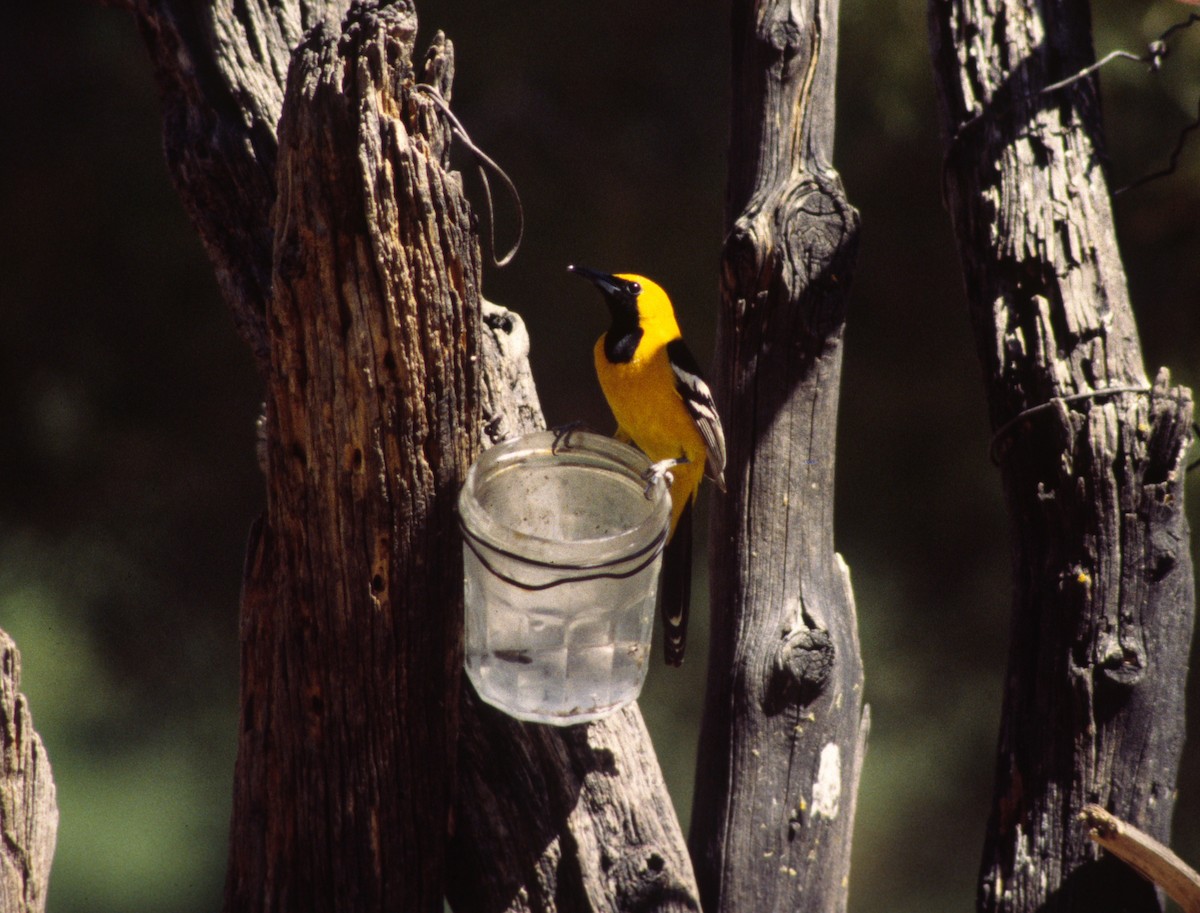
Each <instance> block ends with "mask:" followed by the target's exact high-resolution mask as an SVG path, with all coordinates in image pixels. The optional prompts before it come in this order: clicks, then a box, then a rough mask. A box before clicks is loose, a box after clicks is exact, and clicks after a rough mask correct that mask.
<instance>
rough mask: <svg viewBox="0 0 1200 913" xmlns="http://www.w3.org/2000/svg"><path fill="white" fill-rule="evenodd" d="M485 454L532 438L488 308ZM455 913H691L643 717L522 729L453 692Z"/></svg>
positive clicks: (503, 337) (517, 368) (690, 878)
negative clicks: (459, 708)
mask: <svg viewBox="0 0 1200 913" xmlns="http://www.w3.org/2000/svg"><path fill="white" fill-rule="evenodd" d="M483 322H484V333H483V347H482V349H483V359H482V365H483V390H484V397H483V415H484V428H483V432H484V437H485V440H486V441H487V442H488V443H489V444H494V443H499V442H500V441H502V440H506V439H508V438H510V437H514V436H516V435H519V434H524V433H528V432H531V431H536V430H540V429H541V428H542V427H543V424H544V423H543V421H542V414H541V407H540V404H539V402H538V397H537V390H536V389H535V388H534V385H533V377H532V374H531V373H530V370H529V362H528V352H529V338H528V335H527V334H526V332H525V327H524V324H523V322H522V321H521V318H520V317H519V315H517V314H515V313H514V312H512V311H509V310H506V309H504V308H501V307H499V306H497V305H493V304H490V303H487V302H485V304H484V310H483ZM463 690H464V702H463V715H462V727H461V734H460V740H459V752H460V761H459V784H458V785H459V794H458V801H457V803H456V805H455V827H456V834H455V838H454V842H453V844H452V846H451V853H450V867H451V872H450V878H449V880H448V883H447V894H448V896H449V899H450V901H451V903H452V905H453V906H454V909H455V911H456V913H499V911H507V913H569V911H580V913H584V911H588V913H634V911H638V913H642V911H645V913H649V911H661V913H668V911H672V913H673V911H680V913H683V911H698V910H699V909H700V905H699V899H698V891H697V889H696V884H695V876H694V875H693V873H692V865H691V860H690V859H689V858H688V852H687V846H686V844H685V843H684V839H683V833H682V831H681V830H680V828H679V822H678V819H677V818H676V816H675V811H674V809H673V807H672V805H671V800H670V796H669V795H668V794H667V789H666V785H665V784H664V782H663V779H662V773H661V771H660V770H659V766H658V760H657V758H656V757H655V755H654V750H653V747H652V745H651V744H650V736H649V734H648V733H647V732H646V727H645V724H644V722H643V721H642V716H641V712H640V710H638V708H637V707H636V706H630V707H627V708H626V709H624V710H622V711H621V712H619V713H617V714H615V715H614V716H612V717H609V718H608V719H606V720H603V721H600V722H597V723H591V724H584V725H580V726H571V727H567V728H558V727H554V726H539V725H535V724H528V723H521V722H518V721H516V720H514V719H511V718H509V717H507V716H505V715H504V714H502V713H500V712H499V711H497V710H494V709H493V708H491V707H489V706H487V705H485V704H483V703H482V702H481V701H479V700H478V699H477V698H476V697H475V695H474V693H473V692H472V691H471V689H470V687H469V686H464V689H463Z"/></svg>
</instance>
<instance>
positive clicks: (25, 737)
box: [0, 631, 58, 913]
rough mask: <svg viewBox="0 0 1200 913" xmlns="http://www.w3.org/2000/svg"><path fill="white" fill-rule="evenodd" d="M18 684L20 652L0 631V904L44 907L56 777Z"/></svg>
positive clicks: (13, 908)
mask: <svg viewBox="0 0 1200 913" xmlns="http://www.w3.org/2000/svg"><path fill="white" fill-rule="evenodd" d="M20 688H21V654H20V653H18V652H17V645H16V644H15V643H13V641H12V638H11V637H9V636H8V634H6V633H5V632H4V631H0V757H2V758H3V765H2V767H0V837H2V838H3V843H2V844H0V910H3V911H5V913H41V911H43V910H45V909H46V888H47V886H48V884H49V881H50V862H51V860H53V858H54V843H55V839H56V837H57V835H58V803H57V802H56V801H55V797H54V779H53V778H52V777H51V776H50V761H49V760H48V759H47V758H46V749H45V748H44V747H43V746H42V740H41V738H40V737H39V736H38V734H37V733H36V732H35V731H34V729H33V719H32V718H31V716H30V714H29V705H28V703H27V702H26V700H25V695H23V694H22V693H21V691H20Z"/></svg>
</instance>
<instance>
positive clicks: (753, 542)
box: [690, 0, 867, 913]
mask: <svg viewBox="0 0 1200 913" xmlns="http://www.w3.org/2000/svg"><path fill="white" fill-rule="evenodd" d="M837 15H838V4H837V2H836V0H809V2H804V3H798V4H797V3H784V2H776V0H758V2H752V0H739V2H735V3H734V7H733V112H732V126H731V141H730V154H729V185H728V193H727V198H726V214H727V215H726V218H727V220H728V225H729V233H728V236H727V238H726V241H725V247H724V251H723V257H722V286H721V292H722V309H721V314H720V320H719V323H718V335H717V356H716V364H717V367H716V370H715V379H716V381H717V385H716V386H717V395H718V397H719V400H720V404H721V414H722V416H723V418H724V421H725V428H726V438H727V440H728V442H729V468H728V469H727V470H726V478H727V480H728V485H729V493H728V495H727V496H725V497H724V498H721V499H719V500H718V503H717V507H716V510H715V511H714V518H713V524H712V553H711V554H712V558H711V560H710V566H711V569H712V570H711V574H712V605H713V620H712V648H711V653H710V661H709V679H708V692H707V696H706V700H705V713H704V722H703V728H702V732H701V740H700V755H699V757H700V761H699V767H698V770H697V777H696V798H695V811H694V816H693V819H692V832H691V838H690V842H691V847H692V853H693V858H694V859H695V862H696V867H697V877H698V881H699V883H700V891H701V898H702V899H703V904H704V909H705V910H707V911H709V913H717V911H722V913H732V911H747V913H750V911H753V913H767V911H776V910H778V911H782V910H810V911H817V910H821V911H834V910H841V909H844V908H845V905H846V893H847V876H848V872H849V861H850V837H851V828H852V824H853V819H854V803H855V797H856V795H857V789H858V779H859V771H860V769H861V765H862V759H863V752H864V750H865V741H866V730H867V714H866V710H865V708H864V707H863V703H862V663H861V659H860V655H859V647H858V631H857V624H856V620H855V610H854V599H853V595H852V593H851V589H850V577H849V571H848V569H847V568H846V565H845V564H844V563H843V562H842V560H841V558H840V557H839V556H838V555H837V554H836V553H835V552H834V549H833V478H834V473H833V470H834V438H835V429H836V421H837V402H838V388H839V383H840V373H841V358H842V330H843V325H844V319H845V307H846V292H847V288H848V285H849V279H850V271H851V269H852V266H853V261H854V253H855V250H856V246H857V233H858V214H857V213H856V212H855V210H854V209H853V208H852V207H851V206H850V205H849V204H848V203H847V202H846V198H845V194H844V192H843V190H842V185H841V181H840V179H839V178H838V175H837V173H836V172H835V171H834V170H833V167H832V158H833V133H834V77H835V73H836V62H837Z"/></svg>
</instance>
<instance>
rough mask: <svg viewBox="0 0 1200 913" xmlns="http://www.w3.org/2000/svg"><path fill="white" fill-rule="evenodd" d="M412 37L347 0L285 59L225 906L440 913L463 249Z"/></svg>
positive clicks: (467, 363) (458, 209)
mask: <svg viewBox="0 0 1200 913" xmlns="http://www.w3.org/2000/svg"><path fill="white" fill-rule="evenodd" d="M415 34H416V16H415V13H414V12H413V10H412V7H411V4H406V3H396V4H381V5H380V6H378V7H377V8H376V7H374V6H371V5H357V6H355V7H354V9H352V10H351V12H350V13H349V14H348V15H347V17H346V19H345V20H344V21H343V23H342V24H341V26H340V27H335V26H332V25H323V26H318V27H317V28H316V29H314V30H313V31H312V32H310V33H309V35H308V36H307V37H306V38H305V40H304V41H303V42H302V43H301V44H300V46H299V47H298V48H297V50H296V53H295V56H294V58H293V62H292V66H291V69H290V71H289V77H288V84H287V91H286V93H285V96H284V98H285V101H284V107H283V114H282V121H281V124H280V129H279V158H278V165H277V183H278V194H277V200H276V206H275V211H274V229H275V246H274V263H273V278H272V285H273V293H272V295H271V298H270V300H269V303H268V309H267V329H268V338H269V352H270V369H269V373H268V374H267V423H266V430H267V455H268V479H267V481H268V485H267V495H268V498H267V513H266V518H265V523H264V525H263V527H262V528H261V530H260V532H259V535H258V536H257V541H256V547H255V550H254V553H253V556H252V560H251V567H250V574H249V580H250V583H249V585H248V588H247V598H246V600H245V601H244V605H243V612H244V615H243V643H244V651H245V661H244V665H243V681H242V688H243V694H242V702H243V706H242V738H241V740H240V744H239V752H238V762H237V763H238V766H237V772H236V780H237V786H236V790H235V806H234V813H233V828H232V833H231V848H230V857H229V859H230V864H229V874H228V881H227V909H230V910H239V911H240V910H290V911H296V910H323V911H324V910H355V911H362V910H380V911H382V910H395V909H403V910H412V911H420V910H428V911H440V910H441V904H442V894H443V877H444V865H445V859H444V855H445V846H444V840H445V835H446V831H447V826H448V821H449V813H450V801H451V792H452V788H453V783H454V775H455V763H454V761H455V758H456V755H457V752H456V739H457V717H458V713H457V711H458V695H459V681H460V675H461V666H462V653H461V649H462V647H461V626H462V611H461V588H462V565H461V551H460V546H459V542H458V532H457V517H456V513H455V507H454V505H455V499H456V497H457V493H458V488H459V485H460V484H461V479H462V476H463V475H464V474H465V471H466V468H467V465H468V463H469V461H470V459H471V456H472V454H473V453H474V452H475V450H476V447H477V429H478V427H479V424H480V412H479V409H480V404H479V376H478V352H479V316H478V315H479V281H480V263H479V258H478V247H477V244H476V241H475V238H474V235H473V230H472V225H471V214H470V211H469V208H468V206H467V204H466V201H465V198H464V197H463V194H462V188H461V185H460V183H459V179H458V176H457V175H456V174H453V173H451V172H449V171H447V170H446V169H445V167H444V166H443V163H442V154H443V152H444V150H445V141H446V137H445V135H444V134H443V133H442V132H441V130H442V128H441V127H440V126H439V119H438V118H437V117H436V116H434V114H433V112H432V111H430V110H429V109H430V108H431V102H429V100H428V99H427V98H426V97H424V96H422V95H419V94H417V93H415V92H413V91H412V81H413V75H414V74H413V71H412V67H411V63H410V61H411V56H412V51H413V41H414V37H415Z"/></svg>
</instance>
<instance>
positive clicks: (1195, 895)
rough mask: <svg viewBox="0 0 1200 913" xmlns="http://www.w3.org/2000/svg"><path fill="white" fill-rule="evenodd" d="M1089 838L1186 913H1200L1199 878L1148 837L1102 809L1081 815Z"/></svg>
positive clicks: (1095, 807)
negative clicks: (1157, 887)
mask: <svg viewBox="0 0 1200 913" xmlns="http://www.w3.org/2000/svg"><path fill="white" fill-rule="evenodd" d="M1079 818H1080V820H1082V821H1085V822H1087V826H1088V836H1089V837H1091V838H1092V839H1093V840H1095V841H1096V842H1097V843H1098V844H1100V845H1101V846H1102V847H1104V848H1105V849H1106V850H1108V851H1109V852H1110V853H1112V854H1113V855H1114V856H1116V857H1118V858H1119V859H1120V860H1121V861H1123V862H1124V863H1125V864H1126V865H1128V866H1129V867H1130V868H1131V869H1133V870H1134V871H1135V872H1137V873H1138V874H1139V875H1141V876H1142V877H1143V878H1145V879H1147V880H1148V881H1151V882H1153V883H1154V884H1156V885H1158V886H1159V887H1160V888H1162V889H1163V890H1164V891H1166V892H1167V895H1168V896H1169V897H1170V898H1171V899H1172V900H1174V901H1175V902H1176V903H1177V904H1179V906H1180V908H1182V910H1183V913H1200V874H1197V873H1196V870H1195V869H1193V868H1192V867H1191V866H1189V865H1188V864H1187V863H1186V862H1184V861H1183V860H1182V859H1180V858H1179V857H1178V856H1176V855H1175V854H1174V853H1173V852H1171V850H1170V849H1168V848H1167V847H1165V846H1163V845H1162V844H1161V843H1159V842H1158V841H1157V840H1155V839H1154V838H1153V837H1151V836H1150V835H1149V834H1147V833H1145V832H1144V831H1141V830H1138V829H1137V828H1136V827H1134V826H1133V825H1132V824H1129V823H1128V822H1126V821H1122V820H1121V819H1120V818H1118V817H1116V815H1113V814H1112V813H1111V812H1107V811H1105V810H1104V809H1103V808H1101V807H1100V806H1099V805H1087V806H1084V809H1083V811H1082V812H1080V814H1079Z"/></svg>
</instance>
